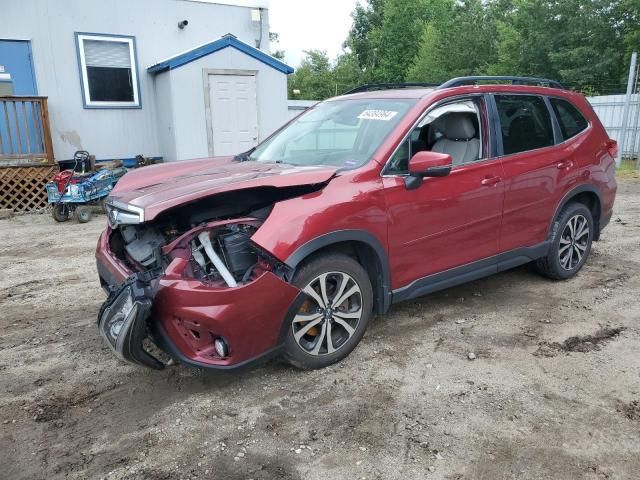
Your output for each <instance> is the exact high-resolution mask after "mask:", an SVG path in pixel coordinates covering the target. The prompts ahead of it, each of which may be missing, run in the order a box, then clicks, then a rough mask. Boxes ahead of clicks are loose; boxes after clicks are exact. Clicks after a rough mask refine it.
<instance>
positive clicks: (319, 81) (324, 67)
mask: <svg viewBox="0 0 640 480" xmlns="http://www.w3.org/2000/svg"><path fill="white" fill-rule="evenodd" d="M304 54H305V57H304V59H303V60H302V62H301V63H300V66H299V67H298V68H297V70H296V71H295V73H293V74H291V75H289V81H288V89H289V98H296V99H300V100H324V99H325V98H328V97H332V96H334V95H335V82H334V77H333V72H332V68H331V62H330V60H329V57H328V56H327V52H325V51H323V50H305V51H304ZM294 90H297V91H299V92H300V93H299V94H298V95H295V94H294Z"/></svg>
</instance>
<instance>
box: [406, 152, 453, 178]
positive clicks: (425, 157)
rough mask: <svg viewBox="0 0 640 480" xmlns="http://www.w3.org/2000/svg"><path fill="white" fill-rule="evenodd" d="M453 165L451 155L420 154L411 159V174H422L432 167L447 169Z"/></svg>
mask: <svg viewBox="0 0 640 480" xmlns="http://www.w3.org/2000/svg"><path fill="white" fill-rule="evenodd" d="M449 165H451V155H446V154H444V153H437V152H418V153H416V154H415V155H414V156H413V157H411V162H410V163H409V172H410V173H413V174H421V173H424V172H426V171H427V170H429V169H430V168H431V167H447V166H449Z"/></svg>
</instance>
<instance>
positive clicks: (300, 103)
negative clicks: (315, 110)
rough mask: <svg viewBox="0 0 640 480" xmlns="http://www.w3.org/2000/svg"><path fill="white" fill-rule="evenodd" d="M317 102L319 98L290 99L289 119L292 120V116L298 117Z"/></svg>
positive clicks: (288, 104) (288, 103) (288, 102)
mask: <svg viewBox="0 0 640 480" xmlns="http://www.w3.org/2000/svg"><path fill="white" fill-rule="evenodd" d="M316 103H318V101H317V100H288V101H287V111H288V113H289V117H288V119H289V120H291V119H292V118H295V117H297V116H298V115H300V114H301V113H302V112H304V111H305V110H307V109H308V108H311V107H313V106H314V105H315V104H316Z"/></svg>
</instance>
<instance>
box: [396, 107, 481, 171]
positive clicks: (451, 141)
mask: <svg viewBox="0 0 640 480" xmlns="http://www.w3.org/2000/svg"><path fill="white" fill-rule="evenodd" d="M481 109H482V101H481V100H480V99H468V100H462V101H455V102H451V103H447V104H445V105H441V106H438V107H436V108H433V109H432V110H430V111H428V112H427V114H426V115H425V116H424V117H423V118H422V120H420V122H418V124H417V125H416V127H415V128H414V129H413V130H412V132H411V133H410V134H409V136H408V137H407V138H406V139H405V141H404V142H402V143H401V144H400V147H398V149H397V150H396V152H395V153H394V154H393V156H392V157H391V159H390V160H389V162H388V163H387V167H386V169H385V172H384V173H385V175H403V174H406V173H407V172H408V170H409V159H410V158H411V157H412V156H413V155H415V154H416V153H418V152H421V151H425V150H429V151H433V152H439V153H446V154H448V155H451V159H452V162H453V165H454V166H456V165H464V164H467V163H471V162H475V161H478V160H480V159H482V158H484V152H483V148H482V143H483V142H482V135H481V125H482V121H481V115H480V111H481Z"/></svg>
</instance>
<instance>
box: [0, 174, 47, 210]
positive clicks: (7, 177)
mask: <svg viewBox="0 0 640 480" xmlns="http://www.w3.org/2000/svg"><path fill="white" fill-rule="evenodd" d="M57 172H58V168H57V167H56V166H52V165H47V166H42V167H5V168H0V208H10V209H12V210H13V211H14V212H30V211H32V210H37V209H39V208H43V207H46V206H47V192H46V191H45V188H44V186H45V184H46V183H47V182H50V181H51V180H52V179H53V177H54V175H55V174H56V173H57Z"/></svg>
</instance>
